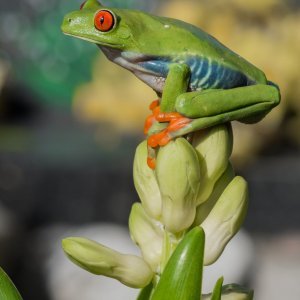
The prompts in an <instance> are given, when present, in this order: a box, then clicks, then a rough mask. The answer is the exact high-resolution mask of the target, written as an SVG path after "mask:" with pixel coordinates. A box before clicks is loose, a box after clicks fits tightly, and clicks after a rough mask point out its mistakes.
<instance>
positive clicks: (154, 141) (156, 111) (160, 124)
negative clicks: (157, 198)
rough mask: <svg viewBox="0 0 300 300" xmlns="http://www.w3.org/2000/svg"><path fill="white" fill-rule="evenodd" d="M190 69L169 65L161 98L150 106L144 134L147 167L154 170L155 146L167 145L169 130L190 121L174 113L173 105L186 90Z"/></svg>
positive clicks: (179, 65) (181, 65)
mask: <svg viewBox="0 0 300 300" xmlns="http://www.w3.org/2000/svg"><path fill="white" fill-rule="evenodd" d="M189 80H190V69H189V67H188V66H187V65H185V64H171V65H170V67H169V72H168V76H167V78H166V82H165V85H164V90H163V94H162V98H161V99H160V100H156V101H153V102H152V103H151V105H150V107H149V108H150V110H152V114H151V115H150V116H149V117H148V118H147V119H146V122H145V127H144V133H145V134H147V135H148V165H149V167H151V168H153V169H154V168H155V150H154V148H155V147H157V146H162V145H165V144H167V143H168V142H169V141H170V139H171V136H170V135H169V129H170V128H171V126H173V127H174V125H175V123H176V124H177V126H176V128H178V129H179V128H182V127H184V126H185V125H186V124H187V123H188V122H190V120H189V119H188V118H185V117H183V116H181V115H180V114H179V113H177V112H175V103H176V99H177V97H178V96H179V95H181V94H183V93H185V92H186V91H187V89H188V84H189Z"/></svg>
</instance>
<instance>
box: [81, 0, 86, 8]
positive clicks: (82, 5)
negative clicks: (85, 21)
mask: <svg viewBox="0 0 300 300" xmlns="http://www.w3.org/2000/svg"><path fill="white" fill-rule="evenodd" d="M85 2H86V1H84V2H83V3H82V4H81V5H80V10H82V9H83V7H84V4H85Z"/></svg>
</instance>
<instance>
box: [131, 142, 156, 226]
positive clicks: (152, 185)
mask: <svg viewBox="0 0 300 300" xmlns="http://www.w3.org/2000/svg"><path fill="white" fill-rule="evenodd" d="M133 180H134V185H135V188H136V190H137V193H138V195H139V197H140V199H141V202H142V204H143V207H144V209H145V211H146V212H147V214H148V215H149V216H150V217H152V218H154V219H157V220H158V219H159V218H160V215H161V195H160V191H159V187H158V183H157V181H156V178H155V174H154V171H153V170H152V169H150V168H149V167H148V165H147V142H146V141H144V142H142V143H141V144H139V146H138V147H137V149H136V153H135V157H134V163H133Z"/></svg>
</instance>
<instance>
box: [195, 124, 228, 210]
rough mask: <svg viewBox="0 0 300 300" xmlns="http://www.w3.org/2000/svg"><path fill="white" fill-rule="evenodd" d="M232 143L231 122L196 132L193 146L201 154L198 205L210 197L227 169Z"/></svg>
mask: <svg viewBox="0 0 300 300" xmlns="http://www.w3.org/2000/svg"><path fill="white" fill-rule="evenodd" d="M232 145H233V139H232V129H231V126H230V125H229V124H226V125H224V124H222V125H219V126H214V127H210V128H207V129H205V130H201V131H198V132H196V133H195V135H194V137H193V146H194V147H195V149H196V151H197V153H198V155H199V162H200V166H201V188H200V190H199V195H198V197H197V204H198V205H199V204H201V203H203V202H205V201H206V200H207V199H208V197H209V195H210V194H211V192H212V190H213V187H214V185H215V183H216V181H217V180H218V179H219V177H220V176H221V175H222V174H223V173H224V171H225V170H226V168H227V166H228V161H229V157H230V155H231V152H232Z"/></svg>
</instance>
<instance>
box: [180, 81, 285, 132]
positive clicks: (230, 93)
mask: <svg viewBox="0 0 300 300" xmlns="http://www.w3.org/2000/svg"><path fill="white" fill-rule="evenodd" d="M279 101H280V94H279V90H278V89H277V88H276V87H275V86H271V85H262V84H258V85H252V86H246V87H239V88H234V89H229V90H205V91H202V92H201V91H199V92H191V93H184V94H182V95H180V96H178V97H177V100H176V111H178V112H179V113H181V114H182V115H184V116H186V117H189V118H192V119H197V118H201V119H203V120H202V121H200V123H201V124H202V123H203V127H209V126H212V125H216V124H219V123H223V122H227V121H233V120H240V121H243V120H245V121H246V120H248V119H249V120H251V119H252V118H255V117H256V116H257V117H259V116H260V118H261V116H263V115H265V114H266V113H268V112H269V111H270V110H271V109H272V108H273V107H274V106H276V105H277V104H278V103H279ZM260 118H258V119H260ZM199 126H201V127H202V125H200V124H199Z"/></svg>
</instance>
